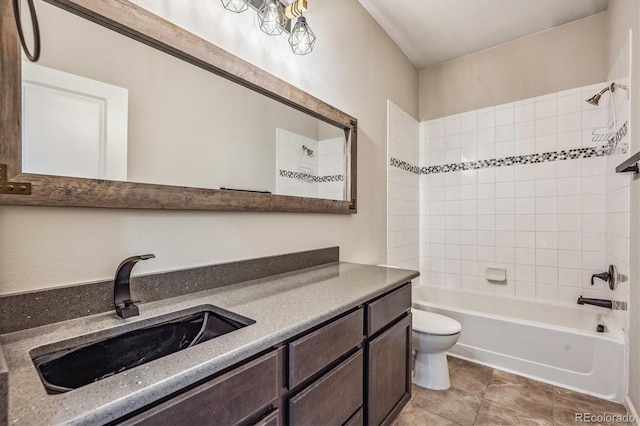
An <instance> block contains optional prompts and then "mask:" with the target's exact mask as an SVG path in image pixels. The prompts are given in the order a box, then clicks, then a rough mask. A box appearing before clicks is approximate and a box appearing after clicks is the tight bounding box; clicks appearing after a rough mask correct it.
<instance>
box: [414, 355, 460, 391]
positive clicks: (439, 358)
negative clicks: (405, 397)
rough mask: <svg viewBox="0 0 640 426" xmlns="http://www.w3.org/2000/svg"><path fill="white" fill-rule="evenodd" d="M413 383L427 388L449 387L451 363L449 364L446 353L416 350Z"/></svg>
mask: <svg viewBox="0 0 640 426" xmlns="http://www.w3.org/2000/svg"><path fill="white" fill-rule="evenodd" d="M413 383H415V384H416V385H417V386H420V387H422V388H427V389H433V390H445V389H449V388H450V387H451V381H450V380H449V364H447V355H446V353H444V352H439V353H435V354H428V353H424V352H416V357H415V362H414V364H413Z"/></svg>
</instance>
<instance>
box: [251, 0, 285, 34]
mask: <svg viewBox="0 0 640 426" xmlns="http://www.w3.org/2000/svg"><path fill="white" fill-rule="evenodd" d="M258 22H259V25H260V29H261V30H262V31H263V32H264V33H265V34H268V35H270V36H273V35H280V34H282V32H283V31H284V27H285V26H286V25H287V17H286V16H285V15H284V6H283V5H282V3H280V1H279V0H264V3H263V4H262V7H261V8H260V10H258Z"/></svg>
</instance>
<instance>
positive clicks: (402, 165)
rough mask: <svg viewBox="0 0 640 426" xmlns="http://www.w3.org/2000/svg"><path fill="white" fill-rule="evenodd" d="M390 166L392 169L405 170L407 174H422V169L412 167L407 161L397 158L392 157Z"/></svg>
mask: <svg viewBox="0 0 640 426" xmlns="http://www.w3.org/2000/svg"><path fill="white" fill-rule="evenodd" d="M390 165H391V167H397V168H398V169H401V170H404V171H405V172H411V173H414V174H420V167H418V166H414V165H411V164H409V163H407V162H406V161H401V160H398V159H397V158H393V157H391V159H390Z"/></svg>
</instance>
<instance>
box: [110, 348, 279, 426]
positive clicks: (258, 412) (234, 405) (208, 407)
mask: <svg viewBox="0 0 640 426" xmlns="http://www.w3.org/2000/svg"><path fill="white" fill-rule="evenodd" d="M279 354H280V351H274V352H271V353H270V354H267V355H265V356H262V357H260V358H258V359H256V360H254V361H251V362H248V363H246V364H244V365H241V366H239V367H237V368H235V369H233V370H231V371H229V372H228V373H225V374H223V375H221V376H219V377H216V378H214V379H212V380H210V381H208V382H205V383H203V384H201V385H199V386H196V387H195V388H193V389H191V390H188V391H186V392H183V393H181V394H179V395H176V396H175V397H173V398H171V399H169V400H168V401H165V402H163V403H161V404H159V405H157V406H155V407H152V408H150V409H149V410H147V411H145V412H143V413H140V414H138V415H136V416H135V417H132V418H130V419H129V420H126V421H124V422H123V423H122V424H125V425H150V426H151V425H154V426H155V425H224V426H229V425H236V424H246V423H247V422H252V421H251V420H252V419H254V421H255V419H256V418H259V417H260V416H263V415H264V414H266V413H268V412H269V411H270V410H271V409H272V406H274V405H276V403H277V399H278V394H279V391H280V375H279V373H280V371H281V370H280V366H279V363H280V362H281V361H280V357H279V356H278V355H279ZM275 418H276V422H277V421H278V420H277V419H278V418H279V416H278V415H277V414H276V415H275ZM265 420H272V418H271V417H267V418H266V419H265ZM268 424H272V423H268Z"/></svg>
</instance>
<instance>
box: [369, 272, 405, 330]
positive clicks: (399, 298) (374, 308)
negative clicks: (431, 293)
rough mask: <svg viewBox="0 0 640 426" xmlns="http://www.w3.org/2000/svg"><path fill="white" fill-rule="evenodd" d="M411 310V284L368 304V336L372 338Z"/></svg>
mask: <svg viewBox="0 0 640 426" xmlns="http://www.w3.org/2000/svg"><path fill="white" fill-rule="evenodd" d="M408 309H411V283H407V284H405V285H403V286H402V287H400V288H399V289H397V290H394V291H392V292H391V293H389V294H387V295H386V296H382V297H381V298H380V299H378V300H376V301H374V302H371V303H368V304H367V335H368V336H371V335H372V334H374V333H376V332H377V331H379V330H380V329H382V328H383V327H384V326H385V325H387V324H389V323H390V322H392V321H393V320H394V319H396V318H398V317H399V316H400V315H402V314H403V313H404V312H406V311H407V310H408Z"/></svg>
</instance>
